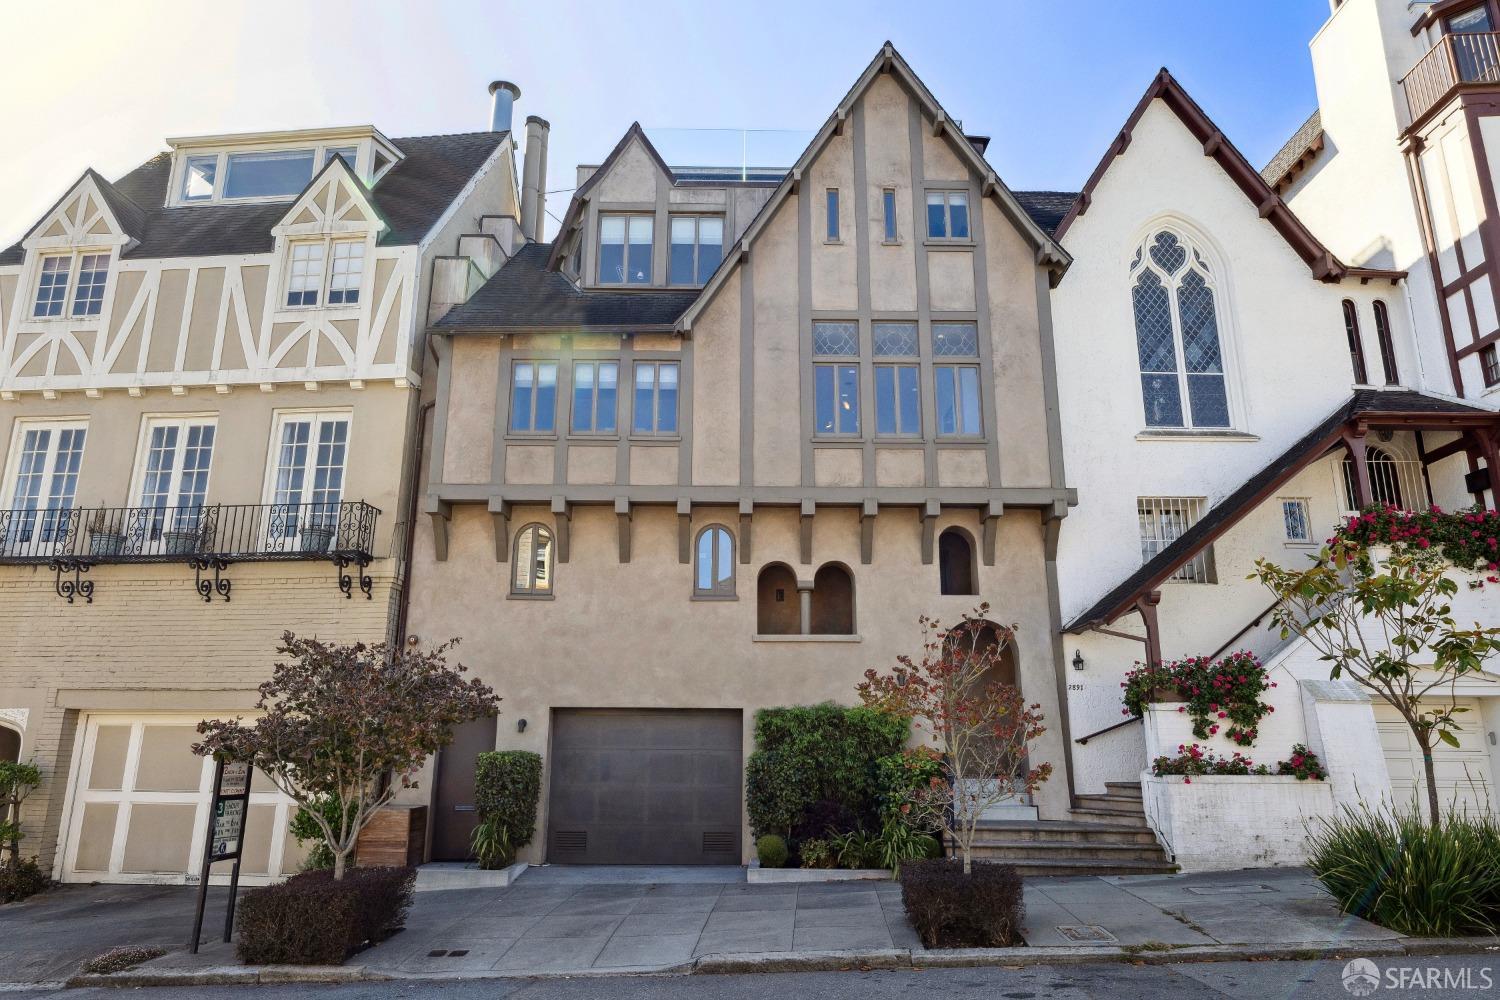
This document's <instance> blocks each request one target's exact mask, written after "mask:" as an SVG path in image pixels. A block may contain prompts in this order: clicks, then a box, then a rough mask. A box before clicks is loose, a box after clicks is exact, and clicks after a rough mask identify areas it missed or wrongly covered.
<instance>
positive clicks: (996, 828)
mask: <svg viewBox="0 0 1500 1000" xmlns="http://www.w3.org/2000/svg"><path fill="white" fill-rule="evenodd" d="M978 833H979V837H978V839H979V840H980V841H981V842H985V843H988V842H990V841H1028V842H1040V843H1052V844H1082V843H1090V844H1095V843H1097V844H1155V843H1156V842H1157V841H1156V834H1154V833H1152V832H1151V830H1150V829H1149V828H1147V827H1142V826H1128V825H1124V824H1115V825H1109V824H1105V823H1057V824H1054V825H1051V826H1043V825H1041V824H1035V823H1005V824H988V823H987V824H982V825H981V826H980V827H979V831H978Z"/></svg>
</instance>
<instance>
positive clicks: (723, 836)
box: [703, 830, 734, 854]
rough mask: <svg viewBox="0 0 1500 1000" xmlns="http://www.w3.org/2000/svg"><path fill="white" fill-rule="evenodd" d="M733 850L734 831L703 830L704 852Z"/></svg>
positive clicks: (712, 852) (725, 852)
mask: <svg viewBox="0 0 1500 1000" xmlns="http://www.w3.org/2000/svg"><path fill="white" fill-rule="evenodd" d="M733 851H734V833H733V832H731V831H728V830H705V831H703V853H704V854H729V853H731V852H733Z"/></svg>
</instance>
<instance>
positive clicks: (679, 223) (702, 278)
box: [667, 215, 724, 285]
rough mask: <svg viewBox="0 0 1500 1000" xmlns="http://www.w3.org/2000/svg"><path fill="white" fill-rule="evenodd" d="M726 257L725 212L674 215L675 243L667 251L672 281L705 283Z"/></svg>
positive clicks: (668, 277)
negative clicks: (719, 213) (723, 215)
mask: <svg viewBox="0 0 1500 1000" xmlns="http://www.w3.org/2000/svg"><path fill="white" fill-rule="evenodd" d="M723 259H724V219H723V217H722V216H717V215H674V216H672V244H671V251H670V252H669V253H668V255H667V281H668V283H670V284H673V285H701V284H703V283H704V282H706V281H707V280H708V279H709V277H710V276H711V275H712V274H713V273H714V271H715V270H716V269H717V268H718V266H719V261H721V260H723Z"/></svg>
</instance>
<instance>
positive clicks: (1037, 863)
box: [1005, 858, 1177, 878]
mask: <svg viewBox="0 0 1500 1000" xmlns="http://www.w3.org/2000/svg"><path fill="white" fill-rule="evenodd" d="M1005 863H1006V864H1008V865H1011V866H1013V867H1014V868H1015V869H1016V872H1017V873H1018V874H1020V875H1021V876H1022V877H1023V878H1045V877H1054V878H1055V877H1062V876H1081V875H1171V874H1172V873H1174V872H1176V871H1177V866H1176V865H1174V864H1172V862H1170V861H1165V860H1163V861H1111V860H1108V859H1104V860H1099V859H1095V858H1080V859H1078V860H1077V861H1050V860H1048V859H1046V858H1016V859H1015V860H1007V861H1006V862H1005Z"/></svg>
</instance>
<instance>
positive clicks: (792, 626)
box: [755, 563, 802, 635]
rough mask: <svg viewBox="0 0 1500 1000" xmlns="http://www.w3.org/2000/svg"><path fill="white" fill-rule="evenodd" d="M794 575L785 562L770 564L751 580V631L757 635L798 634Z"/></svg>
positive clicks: (800, 614) (799, 630)
mask: <svg viewBox="0 0 1500 1000" xmlns="http://www.w3.org/2000/svg"><path fill="white" fill-rule="evenodd" d="M798 600H799V598H798V596H797V575H796V574H795V573H793V572H792V569H791V567H790V566H787V565H786V564H785V563H771V564H770V565H769V566H766V567H765V568H763V569H762V570H761V571H760V576H759V577H757V578H756V581H755V631H756V632H757V633H759V634H760V635H796V634H797V633H799V632H801V631H802V611H801V608H800V606H799V604H798Z"/></svg>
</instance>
